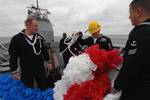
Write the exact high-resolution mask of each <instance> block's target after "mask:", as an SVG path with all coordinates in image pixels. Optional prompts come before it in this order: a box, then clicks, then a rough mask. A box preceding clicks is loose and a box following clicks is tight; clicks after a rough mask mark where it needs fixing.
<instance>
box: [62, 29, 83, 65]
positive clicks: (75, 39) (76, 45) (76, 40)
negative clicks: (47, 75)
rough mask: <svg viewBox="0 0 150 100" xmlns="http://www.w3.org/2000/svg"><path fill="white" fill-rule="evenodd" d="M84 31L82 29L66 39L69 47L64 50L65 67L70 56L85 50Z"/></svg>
mask: <svg viewBox="0 0 150 100" xmlns="http://www.w3.org/2000/svg"><path fill="white" fill-rule="evenodd" d="M82 36H83V33H82V32H81V31H79V32H77V33H75V34H73V35H72V36H71V37H70V38H66V39H65V41H64V42H65V44H67V48H66V49H65V50H64V51H62V52H63V54H64V55H65V67H66V65H67V63H68V61H69V59H70V57H72V56H75V55H79V54H81V52H82V51H83V49H84V48H82V47H83V46H84V40H83V39H82Z"/></svg>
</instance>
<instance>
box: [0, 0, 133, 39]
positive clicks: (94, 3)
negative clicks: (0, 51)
mask: <svg viewBox="0 0 150 100" xmlns="http://www.w3.org/2000/svg"><path fill="white" fill-rule="evenodd" d="M35 2H36V0H0V36H6V35H7V36H9V35H10V36H12V35H14V34H16V33H18V32H19V31H20V30H21V29H22V28H23V27H24V25H23V22H24V20H25V18H26V16H27V6H29V5H31V4H35ZM130 2H131V0H107V1H106V0H80V1H79V0H78V1H77V0H39V6H40V7H41V8H47V9H48V10H49V11H50V12H51V15H50V16H49V18H50V20H51V22H52V23H53V25H54V27H53V28H54V32H55V33H54V34H55V35H61V34H62V33H63V32H67V33H71V32H73V31H79V30H81V31H83V32H84V31H85V30H86V29H87V25H88V23H89V21H91V20H98V21H100V22H101V23H102V26H103V29H102V32H104V34H105V33H106V34H128V33H129V31H130V29H131V25H130V21H129V20H128V5H129V3H130Z"/></svg>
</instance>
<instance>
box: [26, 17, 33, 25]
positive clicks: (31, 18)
mask: <svg viewBox="0 0 150 100" xmlns="http://www.w3.org/2000/svg"><path fill="white" fill-rule="evenodd" d="M33 20H36V18H34V17H28V18H27V19H26V20H25V21H24V23H25V26H28V25H31V24H32V21H33Z"/></svg>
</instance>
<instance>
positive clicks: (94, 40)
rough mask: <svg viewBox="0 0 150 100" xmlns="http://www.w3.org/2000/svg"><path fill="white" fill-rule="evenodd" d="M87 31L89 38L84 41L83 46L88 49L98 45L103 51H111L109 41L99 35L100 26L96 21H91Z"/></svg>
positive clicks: (107, 38) (111, 47)
mask: <svg viewBox="0 0 150 100" xmlns="http://www.w3.org/2000/svg"><path fill="white" fill-rule="evenodd" d="M87 31H88V32H89V33H91V36H89V37H88V38H86V39H85V40H84V43H85V45H87V46H88V47H89V46H91V45H94V44H99V45H100V47H101V48H103V49H105V50H111V49H113V46H112V42H111V39H110V38H109V37H106V36H104V35H102V34H100V31H101V25H100V24H99V23H98V22H97V21H91V22H90V23H89V26H88V30H87Z"/></svg>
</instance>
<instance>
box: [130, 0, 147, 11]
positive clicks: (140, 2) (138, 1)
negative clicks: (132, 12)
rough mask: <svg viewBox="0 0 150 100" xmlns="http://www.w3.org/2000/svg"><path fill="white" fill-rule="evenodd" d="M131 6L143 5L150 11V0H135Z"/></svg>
mask: <svg viewBox="0 0 150 100" xmlns="http://www.w3.org/2000/svg"><path fill="white" fill-rule="evenodd" d="M130 6H131V7H133V8H136V7H142V8H143V9H144V10H145V11H146V12H147V13H150V0H133V1H132V2H131V3H130Z"/></svg>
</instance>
